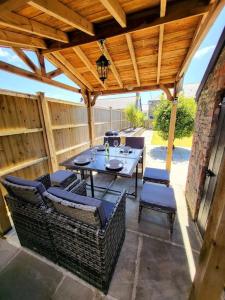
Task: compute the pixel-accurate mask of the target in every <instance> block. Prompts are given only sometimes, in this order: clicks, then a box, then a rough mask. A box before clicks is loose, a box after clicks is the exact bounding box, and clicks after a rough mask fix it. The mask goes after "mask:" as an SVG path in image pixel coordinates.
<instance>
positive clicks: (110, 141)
mask: <svg viewBox="0 0 225 300" xmlns="http://www.w3.org/2000/svg"><path fill="white" fill-rule="evenodd" d="M115 140H117V141H118V145H120V137H119V136H109V137H104V144H105V142H106V141H108V143H109V146H110V147H113V146H114V145H113V143H114V141H115Z"/></svg>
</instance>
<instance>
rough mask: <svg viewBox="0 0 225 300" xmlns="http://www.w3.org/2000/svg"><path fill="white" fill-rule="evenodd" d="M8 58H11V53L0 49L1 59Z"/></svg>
mask: <svg viewBox="0 0 225 300" xmlns="http://www.w3.org/2000/svg"><path fill="white" fill-rule="evenodd" d="M6 56H9V53H8V52H7V51H6V50H4V49H1V48H0V57H6Z"/></svg>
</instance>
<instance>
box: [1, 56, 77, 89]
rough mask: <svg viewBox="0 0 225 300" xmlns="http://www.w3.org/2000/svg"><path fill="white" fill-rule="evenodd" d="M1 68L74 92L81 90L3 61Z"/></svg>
mask: <svg viewBox="0 0 225 300" xmlns="http://www.w3.org/2000/svg"><path fill="white" fill-rule="evenodd" d="M0 70H3V71H7V72H10V73H13V74H16V75H20V76H23V77H26V78H28V79H33V80H37V81H40V82H44V83H47V84H50V85H53V86H56V87H60V88H62V89H66V90H69V91H72V92H76V93H79V92H80V90H79V89H77V88H75V87H72V86H70V85H67V84H64V83H61V82H58V81H55V80H52V79H50V78H48V77H44V76H41V75H39V74H35V73H33V72H30V71H27V70H24V69H21V68H18V67H15V66H13V65H11V64H8V63H5V62H3V61H0Z"/></svg>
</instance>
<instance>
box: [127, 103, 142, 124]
mask: <svg viewBox="0 0 225 300" xmlns="http://www.w3.org/2000/svg"><path fill="white" fill-rule="evenodd" d="M125 116H126V119H127V120H128V121H129V122H130V123H131V124H132V126H133V127H134V128H136V127H139V126H143V124H144V119H145V115H144V113H143V112H142V111H140V110H139V109H137V107H136V106H135V105H134V104H129V105H128V106H127V107H126V108H125Z"/></svg>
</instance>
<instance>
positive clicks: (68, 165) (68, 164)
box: [60, 147, 143, 198]
mask: <svg viewBox="0 0 225 300" xmlns="http://www.w3.org/2000/svg"><path fill="white" fill-rule="evenodd" d="M110 148H113V147H110ZM90 150H91V149H88V150H86V151H83V152H82V153H80V154H78V155H75V156H73V157H72V158H70V159H68V160H66V161H64V162H62V163H60V165H61V166H64V167H65V168H66V169H70V170H71V169H72V170H79V171H80V173H81V178H82V179H83V178H84V171H89V174H90V184H88V185H89V186H90V188H91V195H92V197H93V198H94V188H96V189H100V190H104V194H103V196H102V198H103V197H104V196H105V194H106V193H107V192H108V191H110V192H112V193H120V192H121V191H119V190H115V189H112V188H111V187H112V185H113V184H114V182H115V180H116V179H117V177H118V176H120V177H126V178H132V176H133V173H134V169H135V173H136V174H135V190H134V192H132V193H128V192H127V193H126V194H127V196H132V197H134V198H136V197H137V186H138V163H139V160H140V157H141V155H142V154H143V151H142V150H140V149H134V150H135V151H137V152H138V155H137V156H136V157H135V158H134V157H132V158H129V157H127V159H128V160H129V159H132V160H133V161H135V163H134V164H133V165H134V168H133V169H132V172H130V174H127V175H126V174H119V173H118V172H113V171H109V170H99V169H90V168H89V167H88V165H87V166H78V165H75V164H72V161H73V160H74V159H75V158H76V157H77V156H80V155H82V154H88V151H90ZM98 155H103V156H105V154H104V153H100V152H99V153H98V152H97V153H96V157H98ZM113 157H115V155H114V156H113ZM118 157H121V156H118ZM93 171H96V172H98V173H103V174H108V175H114V179H113V180H112V181H111V182H110V184H109V185H108V186H107V187H102V186H94V179H93Z"/></svg>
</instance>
